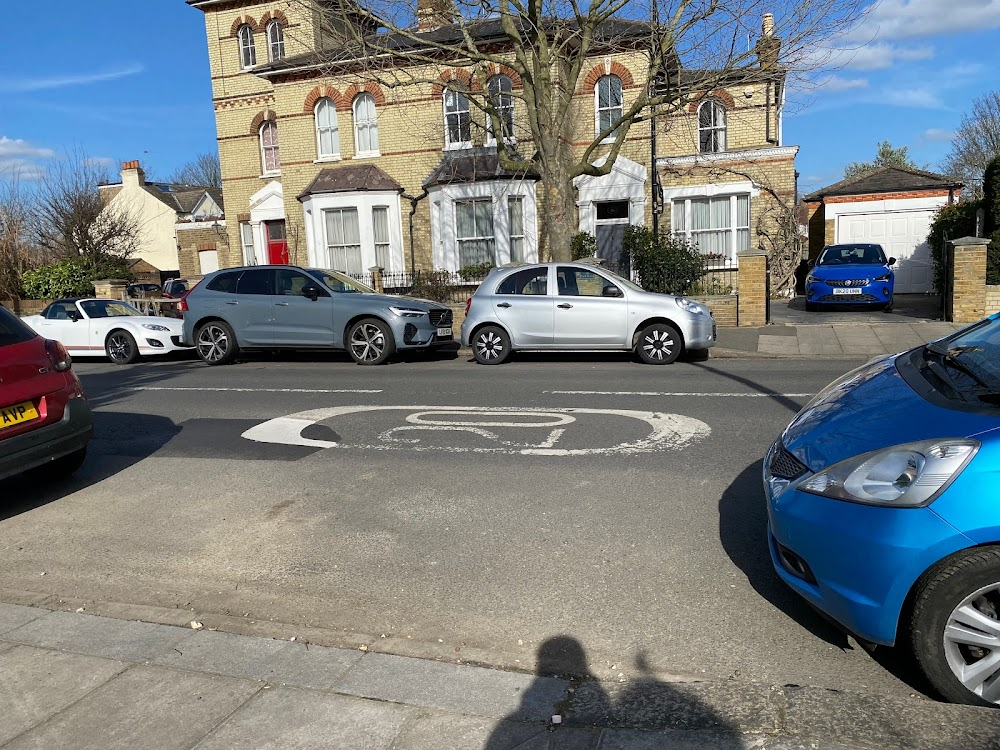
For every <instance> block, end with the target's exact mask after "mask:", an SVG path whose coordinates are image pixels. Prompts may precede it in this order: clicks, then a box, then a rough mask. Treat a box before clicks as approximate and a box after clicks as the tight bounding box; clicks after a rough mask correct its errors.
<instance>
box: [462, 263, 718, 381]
mask: <svg viewBox="0 0 1000 750" xmlns="http://www.w3.org/2000/svg"><path fill="white" fill-rule="evenodd" d="M462 343H463V344H464V345H465V346H471V347H472V351H473V353H474V354H475V357H476V361H477V362H480V363H481V364H484V365H496V364H500V363H501V362H503V361H504V360H506V359H507V358H508V357H509V356H510V353H511V352H512V351H516V350H519V349H522V350H523V349H532V350H558V349H564V350H573V349H576V350H602V349H607V350H621V351H634V352H635V354H636V356H637V357H638V358H639V359H640V360H641V361H643V362H646V363H648V364H654V365H665V364H669V363H671V362H673V361H674V360H676V359H677V357H679V356H680V355H681V354H682V353H683V352H684V351H689V352H690V351H694V350H704V349H708V348H709V347H711V346H714V345H715V321H714V319H713V318H712V311H711V310H709V309H708V307H706V306H705V305H703V304H701V303H700V302H695V301H694V300H689V299H686V298H684V297H674V296H672V295H669V294H655V293H653V292H647V291H646V290H644V289H643V288H642V287H640V286H638V285H637V284H634V283H632V282H631V281H629V280H628V279H624V278H622V277H621V276H618V275H617V274H614V273H612V272H610V271H608V270H605V269H603V268H600V267H598V266H597V265H596V264H591V263H585V262H584V263H580V262H576V263H538V264H533V265H525V264H516V265H515V264H511V265H509V266H503V267H501V268H494V269H493V270H492V271H491V272H490V274H489V275H488V276H487V277H486V279H485V280H484V281H483V283H482V284H480V285H479V288H478V289H477V290H476V292H475V294H474V295H473V296H472V298H471V299H470V300H469V308H468V311H467V313H466V317H465V322H464V323H462Z"/></svg>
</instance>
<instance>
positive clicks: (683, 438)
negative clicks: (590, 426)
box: [243, 406, 712, 456]
mask: <svg viewBox="0 0 1000 750" xmlns="http://www.w3.org/2000/svg"><path fill="white" fill-rule="evenodd" d="M378 411H405V412H409V413H410V416H413V415H416V416H418V418H419V416H420V415H422V414H439V415H440V414H469V415H477V414H481V415H487V414H489V415H492V414H497V415H504V417H511V416H528V417H539V418H543V417H548V418H549V420H547V421H546V422H538V421H535V422H516V423H507V422H488V423H481V422H448V423H442V422H443V420H438V423H430V424H421V423H420V422H419V419H418V420H417V421H418V424H416V425H413V424H412V421H411V420H409V419H407V420H406V421H410V422H411V425H404V426H401V427H397V428H392V429H390V430H387V431H385V432H383V433H381V435H380V436H379V437H380V439H382V440H383V441H384V442H382V443H381V444H375V445H354V444H345V443H341V442H334V441H329V440H310V439H308V438H304V437H302V435H301V433H302V430H304V429H305V428H306V427H307V426H309V425H311V424H315V423H316V422H321V421H324V420H328V419H333V418H335V417H340V416H344V415H347V414H358V413H363V412H378ZM571 414H592V415H606V416H616V417H627V418H630V419H637V420H640V421H643V422H646V423H647V424H648V425H649V428H650V433H649V434H648V435H647V436H646V437H644V438H642V439H640V440H634V441H631V442H623V443H618V444H617V445H612V446H606V447H593V448H572V449H569V448H555V447H553V446H554V445H555V443H556V441H557V440H558V439H559V438H560V437H561V436H562V434H563V433H564V432H565V428H563V430H562V431H560V430H553V431H552V432H551V433H550V434H549V437H548V439H547V440H545V441H544V442H543V443H541V444H532V443H528V444H523V443H521V444H518V443H511V442H508V441H504V440H501V439H500V438H499V436H498V435H496V434H495V433H493V432H491V431H489V430H485V429H482V426H485V427H497V426H503V427H508V426H514V427H518V428H523V427H541V426H546V427H547V426H550V423H551V424H567V423H568V422H566V421H563V419H562V418H563V417H564V416H568V415H571ZM552 420H555V421H552ZM572 421H575V419H574V418H570V422H572ZM480 425H482V426H480ZM417 429H422V430H441V431H445V430H450V431H455V432H471V433H474V434H476V435H480V436H482V437H485V438H487V439H490V440H494V439H495V440H497V442H498V443H500V444H501V445H498V446H497V447H478V446H477V447H473V446H428V445H419V444H418V442H419V438H414V439H409V438H397V437H394V435H395V433H397V432H399V431H401V430H408V431H415V430H417ZM556 433H558V434H556ZM711 433H712V429H711V428H710V427H709V426H708V425H707V424H705V423H704V422H702V421H700V420H698V419H694V418H692V417H686V416H683V415H680V414H665V413H663V412H652V411H636V410H631V409H581V408H552V409H543V408H534V407H532V408H516V407H481V406H333V407H329V408H325V409H310V410H308V411H301V412H297V413H295V414H289V415H288V416H284V417H277V418H276V419H271V420H269V421H267V422H264V423H262V424H259V425H256V426H255V427H251V428H250V429H249V430H247V431H246V432H244V433H243V437H244V438H246V439H247V440H253V441H255V442H259V443H278V444H284V445H307V446H313V447H317V448H360V449H363V450H414V451H429V450H437V451H448V452H453V453H508V454H521V455H536V456H588V455H609V454H614V453H626V454H634V453H654V452H657V451H663V450H679V449H681V448H685V447H687V446H689V445H692V444H694V443H696V442H699V441H701V440H704V439H705V438H707V437H708V436H709V435H710V434H711ZM501 446H502V447H501Z"/></svg>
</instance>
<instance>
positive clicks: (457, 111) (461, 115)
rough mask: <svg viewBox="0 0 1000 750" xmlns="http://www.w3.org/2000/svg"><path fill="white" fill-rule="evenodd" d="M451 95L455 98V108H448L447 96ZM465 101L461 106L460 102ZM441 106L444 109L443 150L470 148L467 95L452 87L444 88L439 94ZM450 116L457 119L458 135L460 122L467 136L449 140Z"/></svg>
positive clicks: (470, 132)
mask: <svg viewBox="0 0 1000 750" xmlns="http://www.w3.org/2000/svg"><path fill="white" fill-rule="evenodd" d="M449 95H450V96H453V97H454V100H455V108H454V109H449V108H448V97H449ZM463 102H464V103H465V108H464V109H463V108H462V103H463ZM441 107H442V109H443V111H444V147H445V150H450V149H456V148H472V111H471V109H470V105H469V97H468V95H467V94H465V93H463V92H461V91H456V90H454V89H445V91H444V93H442V94H441ZM452 118H457V120H458V123H457V125H458V132H459V135H461V133H462V123H463V121H464V123H465V130H466V133H467V134H468V136H469V137H468V138H467V139H465V140H460V141H453V140H451V123H450V120H451V119H452Z"/></svg>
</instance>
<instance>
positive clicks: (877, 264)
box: [806, 244, 896, 311]
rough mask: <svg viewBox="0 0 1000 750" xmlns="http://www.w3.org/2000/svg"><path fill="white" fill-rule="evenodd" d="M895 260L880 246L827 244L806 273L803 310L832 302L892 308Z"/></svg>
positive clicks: (830, 304) (818, 307)
mask: <svg viewBox="0 0 1000 750" xmlns="http://www.w3.org/2000/svg"><path fill="white" fill-rule="evenodd" d="M811 262H812V261H810V263H811ZM895 263H896V259H895V258H888V259H887V258H886V257H885V252H884V251H883V250H882V246H881V245H867V244H863V245H827V246H826V247H824V248H823V252H822V253H820V256H819V258H818V259H817V260H816V262H815V264H813V266H812V268H811V269H810V270H809V275H808V276H806V310H819V309H821V308H823V307H827V306H834V305H871V306H877V307H880V308H881V309H883V310H887V311H888V310H891V309H892V291H893V283H894V281H895V278H894V277H895V274H894V273H893V271H892V268H891V266H893V265H895Z"/></svg>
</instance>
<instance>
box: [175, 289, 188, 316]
mask: <svg viewBox="0 0 1000 750" xmlns="http://www.w3.org/2000/svg"><path fill="white" fill-rule="evenodd" d="M189 294H191V292H190V291H187V292H184V294H182V295H181V298H180V299H179V300H177V312H182V313H183V312H187V311H188V303H187V296H188V295H189Z"/></svg>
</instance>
